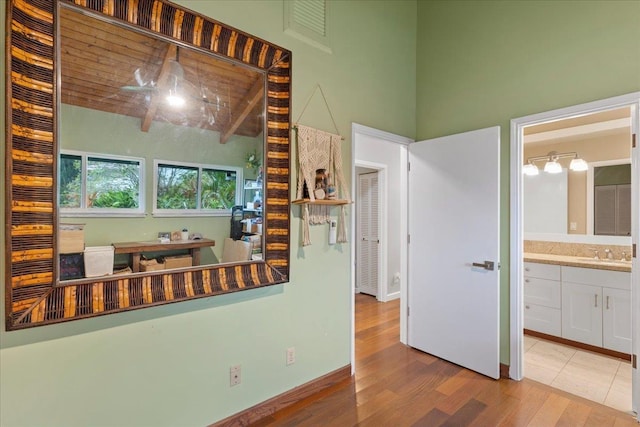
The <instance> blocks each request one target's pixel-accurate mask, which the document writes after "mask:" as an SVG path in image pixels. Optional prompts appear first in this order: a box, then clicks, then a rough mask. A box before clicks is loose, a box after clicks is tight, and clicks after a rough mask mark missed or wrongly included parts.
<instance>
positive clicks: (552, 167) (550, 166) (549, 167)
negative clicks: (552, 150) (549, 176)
mask: <svg viewBox="0 0 640 427" xmlns="http://www.w3.org/2000/svg"><path fill="white" fill-rule="evenodd" d="M544 171H545V172H546V173H560V172H562V166H561V165H560V163H558V162H556V161H555V160H549V161H548V162H547V163H546V164H545V165H544Z"/></svg>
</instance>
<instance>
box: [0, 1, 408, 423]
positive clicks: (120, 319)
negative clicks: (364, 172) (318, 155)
mask: <svg viewBox="0 0 640 427" xmlns="http://www.w3.org/2000/svg"><path fill="white" fill-rule="evenodd" d="M179 3H181V4H183V5H185V6H186V7H188V8H190V9H193V10H195V11H197V12H200V13H203V14H205V15H208V16H211V17H214V18H215V19H217V20H219V21H222V22H225V23H227V24H229V25H232V26H235V27H237V28H239V29H242V30H244V31H247V32H249V33H252V34H254V35H256V36H258V37H261V38H263V39H266V40H269V41H271V42H273V43H276V44H279V45H281V46H284V47H287V48H289V49H291V50H292V51H293V55H294V56H293V92H292V95H293V114H292V115H293V118H294V119H296V120H298V121H299V122H300V123H302V124H307V125H311V126H316V127H319V128H322V129H326V130H333V128H334V125H333V123H332V120H331V115H332V116H333V118H334V119H335V124H336V126H337V128H338V131H339V132H340V133H341V134H342V135H344V136H345V141H344V146H343V157H344V161H345V165H349V164H350V163H351V123H352V122H358V123H361V124H364V125H368V126H372V127H376V128H379V129H384V130H386V131H389V132H393V133H397V134H400V135H405V136H409V137H412V136H413V135H414V132H415V129H416V123H415V118H416V114H415V105H416V95H415V81H416V77H415V71H416V57H415V52H416V28H417V24H416V22H417V21H416V7H417V6H416V2H415V1H403V2H398V1H349V2H347V1H335V2H331V3H330V14H331V18H330V25H331V27H330V31H331V33H332V34H331V35H332V39H333V46H332V48H333V53H332V54H327V53H324V52H322V51H320V50H318V49H316V48H313V47H310V46H308V45H306V44H304V43H302V42H301V41H299V40H297V39H294V38H292V37H291V36H289V35H286V34H284V32H283V2H282V1H280V0H272V1H269V0H252V1H221V0H216V1H180V2H179ZM0 13H2V16H0V18H1V25H2V34H3V36H2V40H1V43H0V52H1V53H2V54H3V57H4V49H5V45H4V33H5V29H6V28H5V19H4V7H2V12H0ZM3 71H4V64H3ZM3 74H4V73H3ZM1 84H2V85H4V80H3V82H2V83H1ZM318 84H319V85H320V86H321V88H322V90H323V92H324V94H325V95H326V100H327V102H328V104H329V106H330V108H331V115H329V113H328V111H327V109H326V107H325V106H324V101H323V100H322V97H321V96H320V94H319V93H316V94H315V96H314V97H313V98H312V99H311V101H310V102H309V105H308V107H307V108H306V110H305V111H304V114H303V115H302V117H300V115H301V114H302V112H303V107H304V105H305V103H306V102H307V100H308V99H309V97H310V96H311V94H312V93H313V91H314V88H315V87H316V85H318ZM3 89H4V86H3ZM3 93H4V90H3ZM0 108H2V111H1V112H0V121H2V124H5V122H4V114H5V110H4V105H3V106H2V107H0ZM294 148H295V147H294ZM0 154H1V155H2V157H3V158H4V146H3V148H2V153H0ZM345 167H346V170H349V167H348V166H345ZM2 175H3V176H2V177H0V185H2V186H4V174H2ZM347 175H349V174H347ZM292 182H293V183H295V182H296V177H295V175H294V176H293V177H292ZM293 191H295V189H294V190H293ZM0 208H1V210H2V211H4V198H2V201H0ZM300 228H301V222H300V212H299V209H298V208H296V207H294V208H292V221H291V231H292V235H291V244H292V246H291V283H289V284H285V285H278V286H272V287H269V288H263V289H257V290H252V291H245V292H240V293H236V294H232V295H224V296H219V297H214V298H206V299H200V300H196V301H191V302H185V303H177V304H171V305H167V306H162V307H156V308H149V309H144V310H138V311H135V312H129V313H123V314H118V315H110V316H104V317H99V318H93V319H87V320H81V321H74V322H69V323H66V324H59V325H52V326H47V327H41V328H34V329H30V330H24V331H16V332H5V331H4V330H2V332H0V340H1V341H0V342H1V349H0V370H1V377H2V381H1V384H0V408H2V410H1V411H0V425H3V426H10V427H12V426H57V425H59V426H87V425H91V426H100V425H104V426H107V425H109V426H113V425H118V426H127V425H130V426H151V425H153V426H164V425H166V426H176V425H180V426H187V425H196V426H197V425H207V424H209V423H212V422H215V421H216V420H219V419H222V418H224V417H226V416H228V415H231V414H233V413H236V412H238V411H241V410H243V409H245V408H248V407H250V406H252V405H254V404H257V403H259V402H262V401H264V400H266V399H269V398H271V397H273V396H275V395H277V394H280V393H282V392H285V391H287V390H290V389H292V388H294V387H296V386H298V385H300V384H303V383H305V382H307V381H310V380H312V379H315V378H317V377H319V376H321V375H324V374H326V373H328V372H331V371H333V370H335V369H338V368H340V367H343V366H345V365H347V364H348V363H349V357H350V355H349V351H350V348H349V343H350V322H351V313H350V307H349V303H350V298H351V296H350V265H349V264H350V247H349V245H348V244H347V245H344V244H343V245H335V246H331V247H330V246H328V245H327V233H328V228H327V227H312V229H311V239H312V241H313V245H312V246H310V247H305V248H302V247H301V245H300V244H299V241H300V233H299V231H300ZM4 233H5V230H4V227H3V228H2V229H1V231H0V237H1V240H2V242H0V244H1V245H2V251H3V253H2V263H3V264H2V271H0V274H1V277H3V278H4V274H5V271H4V260H5V253H4V250H5V249H4V248H5V246H4V244H5V237H6V236H5V234H4ZM1 297H2V298H3V299H4V293H2V294H1ZM0 306H2V307H3V306H4V304H2V305H0ZM0 314H1V316H0V317H1V318H4V308H1V309H0ZM291 346H295V347H296V352H297V361H296V363H295V364H294V365H292V366H289V367H287V366H286V365H285V350H286V348H287V347H291ZM235 364H241V365H242V384H241V385H239V386H236V387H233V388H230V387H229V367H230V366H231V365H235Z"/></svg>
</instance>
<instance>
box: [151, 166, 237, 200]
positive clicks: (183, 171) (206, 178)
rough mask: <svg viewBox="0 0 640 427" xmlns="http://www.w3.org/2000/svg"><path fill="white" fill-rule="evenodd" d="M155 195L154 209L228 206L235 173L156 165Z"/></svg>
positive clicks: (233, 191) (233, 197) (231, 195)
mask: <svg viewBox="0 0 640 427" xmlns="http://www.w3.org/2000/svg"><path fill="white" fill-rule="evenodd" d="M198 187H200V202H199V203H198ZM156 196H157V202H156V207H157V208H158V209H231V207H233V206H234V205H235V204H236V174H235V172H230V171H225V170H215V169H205V168H199V167H193V166H177V165H168V164H160V165H158V176H157V195H156Z"/></svg>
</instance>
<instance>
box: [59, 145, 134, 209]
mask: <svg viewBox="0 0 640 427" xmlns="http://www.w3.org/2000/svg"><path fill="white" fill-rule="evenodd" d="M63 155H67V156H77V157H80V159H81V162H82V165H81V169H82V170H81V176H82V178H81V180H82V183H81V188H80V195H81V202H80V203H81V205H80V207H79V208H65V207H62V206H60V205H59V204H60V182H58V183H57V184H56V191H57V200H58V205H59V211H60V216H61V217H103V218H107V217H144V216H145V212H146V210H145V200H146V197H145V194H146V192H145V187H146V186H145V181H146V180H145V176H146V175H145V159H144V158H143V157H133V156H120V155H117V154H104V153H95V152H90V151H80V150H65V149H61V150H60V152H59V153H58V169H59V168H60V165H61V163H62V156H63ZM90 158H95V159H100V160H107V161H109V160H115V161H126V162H137V163H138V165H139V179H138V182H139V186H138V207H137V208H135V209H131V208H89V207H87V166H88V162H89V159H90ZM59 173H60V171H59V170H58V174H59Z"/></svg>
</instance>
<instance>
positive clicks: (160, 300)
mask: <svg viewBox="0 0 640 427" xmlns="http://www.w3.org/2000/svg"><path fill="white" fill-rule="evenodd" d="M7 7H8V14H7V16H8V22H9V23H10V24H9V25H10V28H11V32H10V34H9V36H8V42H9V49H8V52H7V54H8V55H9V56H10V57H9V62H8V64H9V71H10V73H9V76H10V77H9V80H8V84H7V110H8V111H10V112H11V114H10V117H9V120H8V126H7V150H6V153H7V154H6V165H7V183H8V189H7V205H6V220H7V225H8V227H9V228H8V238H7V263H6V265H7V269H6V270H7V280H6V307H7V319H6V325H7V329H8V330H11V329H19V328H24V327H30V326H38V325H44V324H49V323H55V322H61V321H67V320H73V319H78V318H83V317H90V316H96V315H104V314H109V313H114V312H120V311H124V310H132V309H138V308H143V307H147V306H152V305H159V304H166V303H170V302H177V301H182V300H186V299H192V298H201V297H206V296H211V295H216V294H221V293H227V292H235V291H239V290H244V289H251V288H255V287H259V286H267V285H272V284H277V283H283V282H286V281H287V280H288V273H289V150H290V147H289V125H290V123H289V122H290V113H289V105H290V87H291V79H290V74H291V73H290V65H291V53H290V52H289V51H287V50H285V49H282V48H280V47H277V46H274V45H272V44H270V43H268V42H265V41H263V40H260V39H257V38H255V37H252V36H250V35H248V34H245V33H242V32H240V31H238V30H235V29H233V28H230V27H227V26H225V25H223V24H221V23H218V22H216V21H214V20H212V19H210V18H208V17H204V16H201V15H198V14H196V13H194V12H191V11H189V10H185V9H183V8H181V7H179V6H177V5H175V4H172V3H170V2H167V1H158V0H139V1H136V2H132V1H129V0H110V1H92V2H86V1H81V0H58V1H54V2H50V1H38V0H13V1H11V2H10V3H9V4H8V6H7ZM9 25H8V26H9Z"/></svg>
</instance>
